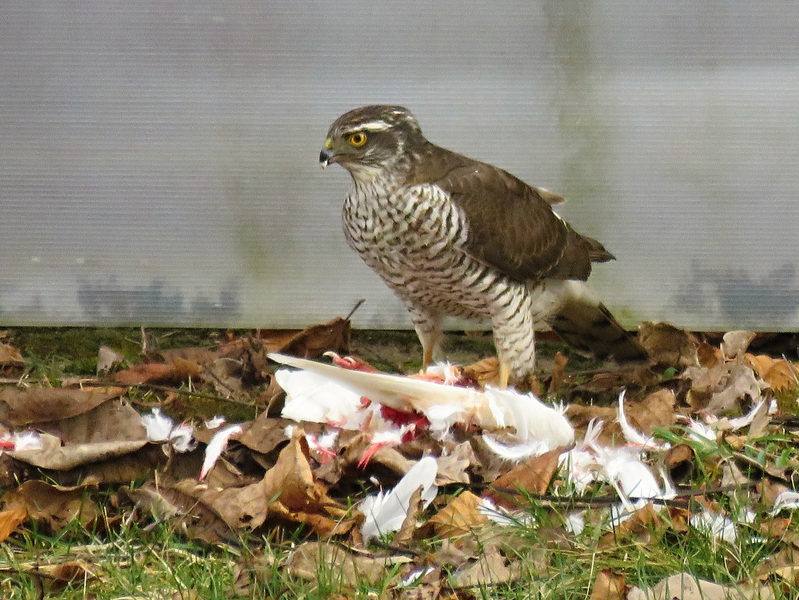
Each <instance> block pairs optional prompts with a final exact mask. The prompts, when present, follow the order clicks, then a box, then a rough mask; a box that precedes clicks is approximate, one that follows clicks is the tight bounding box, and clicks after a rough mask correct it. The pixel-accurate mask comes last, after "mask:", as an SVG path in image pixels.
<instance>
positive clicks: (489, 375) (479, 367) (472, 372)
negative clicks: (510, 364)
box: [461, 356, 499, 388]
mask: <svg viewBox="0 0 799 600" xmlns="http://www.w3.org/2000/svg"><path fill="white" fill-rule="evenodd" d="M461 377H462V378H463V379H464V380H465V381H472V382H474V383H475V384H476V385H477V386H478V387H481V388H483V387H485V386H486V385H496V384H497V383H498V382H499V360H498V359H497V357H496V356H489V357H488V358H484V359H483V360H479V361H477V362H476V363H472V364H471V365H467V366H465V367H463V369H462V370H461Z"/></svg>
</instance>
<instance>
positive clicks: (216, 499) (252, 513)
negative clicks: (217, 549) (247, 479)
mask: <svg viewBox="0 0 799 600" xmlns="http://www.w3.org/2000/svg"><path fill="white" fill-rule="evenodd" d="M175 487H176V488H177V489H179V490H181V491H183V492H185V493H187V494H189V495H191V496H194V497H196V498H200V499H202V501H203V502H205V503H206V504H207V505H208V506H210V507H211V508H213V509H214V510H215V511H216V512H218V513H219V514H220V515H221V516H222V518H223V519H224V521H225V522H227V523H229V524H230V525H231V526H232V527H235V528H239V529H241V528H245V527H246V528H249V529H255V528H256V527H260V526H261V525H262V524H263V522H264V521H265V520H266V518H267V515H268V513H269V502H270V501H271V500H272V498H271V497H269V496H266V495H265V494H264V486H263V482H262V481H259V482H257V483H252V484H250V485H245V486H243V487H234V488H227V489H217V488H208V487H206V486H205V485H203V484H197V482H196V481H194V480H190V479H187V480H184V481H181V482H180V483H178V484H176V486H175Z"/></svg>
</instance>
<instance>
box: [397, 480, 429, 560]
mask: <svg viewBox="0 0 799 600" xmlns="http://www.w3.org/2000/svg"><path fill="white" fill-rule="evenodd" d="M422 490H423V487H422V486H421V485H420V486H419V487H418V488H416V490H415V491H414V492H413V493H412V494H411V497H410V498H409V500H408V512H407V513H406V514H405V518H404V519H403V520H402V525H401V526H400V529H399V531H398V532H397V533H396V535H395V536H394V544H396V545H397V546H399V547H404V546H406V545H407V544H408V543H409V542H410V541H411V540H412V539H413V532H414V531H416V520H417V519H418V518H419V514H420V513H421V512H422V510H423V505H422Z"/></svg>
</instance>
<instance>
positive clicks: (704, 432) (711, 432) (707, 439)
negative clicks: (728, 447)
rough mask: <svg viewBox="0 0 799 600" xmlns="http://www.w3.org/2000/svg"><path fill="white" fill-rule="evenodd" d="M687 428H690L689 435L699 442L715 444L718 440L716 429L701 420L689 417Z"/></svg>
mask: <svg viewBox="0 0 799 600" xmlns="http://www.w3.org/2000/svg"><path fill="white" fill-rule="evenodd" d="M686 428H687V429H688V437H690V438H693V439H694V440H696V441H697V442H701V443H703V444H713V443H715V442H716V436H717V434H716V430H715V429H713V428H712V427H710V426H709V425H705V424H704V423H702V422H701V421H696V420H695V419H689V420H688V426H687V427H686Z"/></svg>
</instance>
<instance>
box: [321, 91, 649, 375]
mask: <svg viewBox="0 0 799 600" xmlns="http://www.w3.org/2000/svg"><path fill="white" fill-rule="evenodd" d="M320 161H321V162H322V164H323V165H324V166H326V165H327V164H328V163H330V162H337V163H339V164H341V165H342V166H343V167H345V168H346V169H347V170H348V171H349V172H350V173H351V175H352V178H353V183H354V186H353V189H352V191H351V193H350V195H349V196H348V197H347V199H346V201H345V203H344V208H343V221H344V231H345V235H346V237H347V241H348V242H349V244H350V246H351V247H352V248H353V249H354V250H355V251H356V252H357V253H358V254H359V255H360V256H361V258H363V260H364V261H365V262H366V263H367V264H368V265H369V266H370V267H371V268H372V269H374V270H375V271H376V272H377V273H378V274H379V275H380V276H381V277H382V278H383V279H384V281H385V282H386V283H387V284H388V285H389V286H390V287H391V288H392V289H393V290H394V292H395V293H396V294H397V295H398V296H399V298H400V299H402V301H403V302H404V303H405V305H406V307H407V308H408V310H409V311H410V313H411V318H412V320H413V323H414V326H415V328H416V332H417V334H418V335H419V339H420V341H421V342H422V347H423V350H424V361H425V363H426V364H427V363H429V362H430V361H432V360H433V359H434V358H439V356H437V355H440V352H441V347H442V342H443V329H442V320H443V318H444V317H445V316H455V317H461V318H465V319H474V320H483V321H490V322H491V325H492V328H493V332H494V340H495V343H496V346H497V354H498V356H499V359H500V366H501V369H500V371H501V373H503V371H504V376H505V378H506V379H507V378H508V377H509V378H510V379H512V380H518V379H521V378H523V377H524V376H525V375H527V374H528V373H530V372H531V371H532V369H533V367H534V364H535V344H534V331H535V326H536V323H538V324H539V325H544V324H545V323H546V321H552V322H553V323H558V319H559V317H560V316H561V315H560V312H559V311H560V309H561V308H562V307H564V306H572V308H573V306H574V305H575V304H586V306H587V307H588V308H589V309H592V310H593V312H591V311H589V314H588V316H586V314H585V313H583V315H582V316H581V317H580V318H578V319H577V321H580V320H582V321H583V323H582V324H581V327H582V326H585V325H586V324H588V326H589V328H590V324H591V322H592V321H597V325H599V323H598V320H599V319H600V317H601V320H602V325H606V323H607V322H608V321H609V320H610V323H611V325H613V327H611V328H610V330H607V327H605V329H606V331H605V332H604V333H603V334H602V335H601V336H594V337H595V338H601V339H598V340H592V336H591V335H590V331H589V335H588V336H587V337H588V339H589V342H588V343H586V344H585V346H586V347H591V346H592V345H593V349H594V350H596V349H599V351H600V353H604V354H610V353H611V352H612V350H611V351H606V350H605V348H604V346H607V344H606V343H605V342H606V340H609V339H610V338H613V340H612V341H613V344H615V345H617V346H618V348H616V350H615V352H617V353H618V355H621V354H625V357H629V356H632V355H634V356H635V357H640V356H642V354H643V351H642V350H641V349H640V346H638V345H637V344H636V343H635V341H634V340H633V339H632V338H630V336H629V335H628V334H627V332H625V331H624V330H623V328H621V326H619V325H618V323H616V322H615V319H613V318H612V316H611V315H610V313H609V312H607V310H606V309H604V307H603V306H602V305H601V304H600V303H599V302H598V300H596V298H594V297H593V296H592V295H591V294H590V293H589V292H588V291H587V289H583V288H581V287H580V285H581V282H579V281H576V280H582V279H585V278H586V277H587V276H588V274H589V273H590V270H591V262H593V261H605V260H609V259H610V258H612V255H610V253H608V252H607V251H606V250H605V249H604V248H603V247H602V245H601V244H599V242H597V241H596V240H593V239H591V238H587V237H584V236H581V235H579V234H577V233H576V232H575V231H574V230H573V229H572V228H571V227H569V225H568V224H566V223H565V222H564V221H562V220H561V219H560V218H559V217H558V216H557V215H555V213H554V212H552V209H551V206H550V204H551V203H552V202H554V201H557V200H559V198H558V197H557V196H555V195H554V194H551V193H550V192H546V191H545V190H538V189H536V188H532V187H530V186H528V185H527V184H525V183H524V182H522V181H521V180H519V179H517V178H515V177H513V176H512V175H510V174H509V173H506V172H505V171H502V170H501V169H497V168H496V167H492V166H491V165H487V164H485V163H480V162H478V161H474V160H471V159H468V158H466V157H464V156H461V155H459V154H456V153H454V152H450V151H448V150H445V149H443V148H440V147H438V146H435V145H434V144H431V143H430V142H428V141H427V140H426V139H425V138H424V137H423V136H422V133H421V129H420V128H419V126H418V124H417V123H416V120H415V119H414V117H413V116H412V115H411V114H410V113H409V112H408V111H407V110H406V109H404V108H402V107H396V106H369V107H363V108H361V109H356V110H354V111H351V112H349V113H347V114H345V115H342V117H340V118H339V119H338V120H337V121H336V122H334V123H333V125H332V126H331V128H330V131H329V133H328V137H327V140H326V141H325V149H324V150H322V152H321V154H320ZM572 312H574V311H573V310H572ZM578 312H579V311H578ZM573 320H574V319H573V318H571V317H570V318H568V319H567V322H565V323H562V324H561V325H564V327H563V328H564V329H565V330H568V329H569V327H568V324H569V323H571V322H572V321H573ZM575 340H577V341H578V344H580V343H581V342H579V339H578V338H575ZM575 340H568V341H575ZM613 344H611V346H612V345H613Z"/></svg>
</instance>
